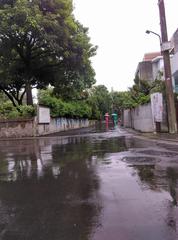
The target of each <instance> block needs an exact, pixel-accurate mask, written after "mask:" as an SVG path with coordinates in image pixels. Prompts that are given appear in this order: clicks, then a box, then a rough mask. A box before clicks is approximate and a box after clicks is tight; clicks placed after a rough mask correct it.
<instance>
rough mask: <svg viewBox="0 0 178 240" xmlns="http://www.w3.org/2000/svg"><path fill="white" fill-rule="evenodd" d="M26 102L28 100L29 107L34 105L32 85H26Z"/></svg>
mask: <svg viewBox="0 0 178 240" xmlns="http://www.w3.org/2000/svg"><path fill="white" fill-rule="evenodd" d="M25 88H26V100H27V105H32V106H33V98H32V88H31V86H30V83H29V82H27V83H26V86H25Z"/></svg>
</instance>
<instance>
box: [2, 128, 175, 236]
mask: <svg viewBox="0 0 178 240" xmlns="http://www.w3.org/2000/svg"><path fill="white" fill-rule="evenodd" d="M177 201H178V145H177V146H176V145H172V144H170V143H169V144H166V143H159V142H157V143H156V142H155V141H149V140H144V139H139V138H135V137H134V136H133V135H132V134H129V133H127V132H125V131H124V130H121V129H110V130H108V131H105V129H102V130H99V129H93V130H92V131H91V130H90V131H80V132H79V131H76V132H74V134H71V135H70V136H65V135H64V136H57V135H55V136H54V137H53V136H50V137H47V138H41V139H36V140H15V141H14V140H13V141H0V240H40V239H42V240H176V239H178V207H177ZM176 229H177V230H176Z"/></svg>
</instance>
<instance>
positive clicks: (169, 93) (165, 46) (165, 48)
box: [158, 0, 177, 133]
mask: <svg viewBox="0 0 178 240" xmlns="http://www.w3.org/2000/svg"><path fill="white" fill-rule="evenodd" d="M158 6H159V15H160V26H161V37H162V46H161V51H162V54H163V61H164V74H165V84H166V100H167V115H168V125H169V133H177V120H176V110H175V101H174V93H173V87H172V73H171V64H170V56H169V50H170V46H169V45H170V44H169V42H168V35H167V25H166V14H165V6H164V0H158Z"/></svg>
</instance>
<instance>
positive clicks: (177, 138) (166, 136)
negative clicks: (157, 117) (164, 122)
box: [125, 128, 178, 143]
mask: <svg viewBox="0 0 178 240" xmlns="http://www.w3.org/2000/svg"><path fill="white" fill-rule="evenodd" d="M125 129H126V130H127V131H128V132H129V133H133V134H134V135H137V136H140V137H146V138H149V139H155V140H162V141H171V142H176V143H178V134H177V133H176V134H170V133H142V132H139V131H136V130H134V129H131V128H125Z"/></svg>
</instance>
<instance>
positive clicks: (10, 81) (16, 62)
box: [0, 0, 96, 106]
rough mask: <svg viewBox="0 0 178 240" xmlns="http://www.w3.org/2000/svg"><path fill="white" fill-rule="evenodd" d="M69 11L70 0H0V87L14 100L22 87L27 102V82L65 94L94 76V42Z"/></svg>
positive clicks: (20, 96)
mask: <svg viewBox="0 0 178 240" xmlns="http://www.w3.org/2000/svg"><path fill="white" fill-rule="evenodd" d="M72 11H73V6H72V0H54V1H51V0H45V1H41V0H33V1H29V0H15V1H14V0H4V1H1V2H0V69H1V70H0V90H2V91H3V92H5V94H6V95H7V96H8V98H9V99H10V100H11V101H12V103H13V104H14V105H16V106H17V105H21V104H22V100H23V97H24V94H25V92H26V93H27V103H28V104H30V101H31V100H30V96H31V87H37V88H39V89H43V88H44V87H46V86H48V84H51V85H53V86H55V91H56V93H57V94H59V96H62V97H64V96H65V97H66V98H68V97H70V96H72V95H77V94H78V92H81V91H82V90H83V89H85V88H89V87H91V85H92V84H93V83H94V82H95V79H94V76H95V73H94V70H93V68H92V66H91V60H90V58H91V57H92V56H94V55H95V53H96V47H95V46H93V45H92V44H91V43H90V38H89V37H88V29H87V28H85V27H83V26H82V25H81V24H80V23H79V22H78V21H76V20H75V18H74V16H73V13H72ZM63 95H64V96H63Z"/></svg>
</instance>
